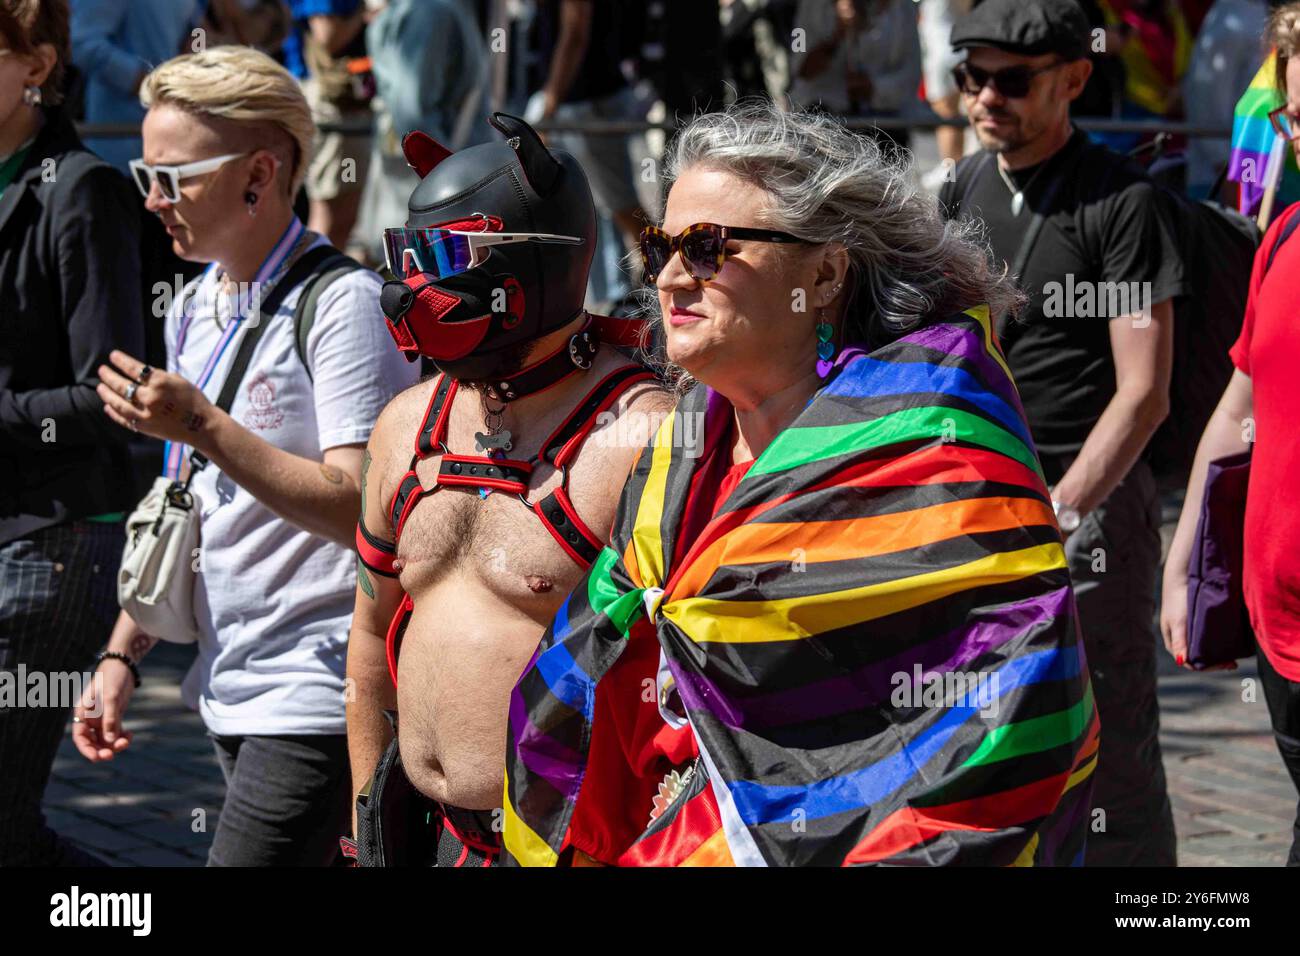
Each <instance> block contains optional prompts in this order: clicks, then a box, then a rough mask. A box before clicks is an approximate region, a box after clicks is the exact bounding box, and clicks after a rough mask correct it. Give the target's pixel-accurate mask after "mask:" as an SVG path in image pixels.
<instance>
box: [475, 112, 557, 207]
mask: <svg viewBox="0 0 1300 956" xmlns="http://www.w3.org/2000/svg"><path fill="white" fill-rule="evenodd" d="M488 122H489V123H491V124H492V126H493V128H495V129H496V130H497V131H499V132H500V133H501V134H502V135H503V136H505V137H506V138H507V139H509V140H512V141H513V142H511V144H510V145H512V146H513V147H514V149H515V152H516V153H517V154H518V155H519V165H521V166H522V167H523V169H524V175H525V176H527V177H528V182H529V184H531V185H532V187H533V189H535V190H536V191H537V195H539V196H546V195H549V194H550V193H551V191H552V190H554V189H555V186H556V184H557V183H558V182H559V181H560V174H561V173H562V172H564V168H563V167H562V166H561V165H560V163H559V161H558V160H557V159H556V158H555V157H554V156H552V155H551V152H550V150H548V149H547V148H546V144H545V143H543V142H542V138H541V137H540V136H538V135H537V131H536V130H535V129H533V128H532V127H531V126H529V125H528V124H527V123H525V122H524V121H523V120H521V119H520V118H519V117H517V116H511V115H510V114H509V113H493V114H492V116H491V118H490V119H489V120H488Z"/></svg>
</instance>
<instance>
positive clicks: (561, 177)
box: [382, 113, 596, 381]
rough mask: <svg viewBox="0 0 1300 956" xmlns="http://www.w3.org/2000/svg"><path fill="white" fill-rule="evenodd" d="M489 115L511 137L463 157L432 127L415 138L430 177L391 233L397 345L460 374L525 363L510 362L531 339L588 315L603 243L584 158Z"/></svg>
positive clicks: (414, 158)
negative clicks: (436, 137)
mask: <svg viewBox="0 0 1300 956" xmlns="http://www.w3.org/2000/svg"><path fill="white" fill-rule="evenodd" d="M490 122H491V124H492V125H493V126H494V127H495V128H496V129H497V130H498V131H500V132H501V133H502V135H503V136H505V137H506V139H505V141H503V142H496V143H487V144H484V145H482V146H474V147H471V148H469V149H466V150H463V151H461V152H459V153H454V154H453V153H448V152H447V150H446V149H444V148H443V147H441V146H440V145H438V144H437V143H436V142H434V141H433V140H432V139H431V138H430V137H428V136H427V135H425V134H423V133H418V132H417V133H411V134H409V135H408V136H407V137H406V139H405V140H404V141H403V143H402V147H403V150H404V151H405V153H406V158H407V161H408V162H409V163H410V165H411V167H412V168H413V169H415V171H416V172H417V173H418V174H419V175H420V177H421V180H420V184H419V185H418V186H417V187H416V189H415V191H414V192H413V193H412V194H411V199H410V203H409V218H408V221H407V225H406V227H405V228H402V229H388V230H386V231H385V236H384V246H385V252H386V254H387V259H388V266H389V269H390V270H391V271H392V272H393V274H394V275H395V276H396V277H397V281H393V282H389V283H387V284H386V285H385V286H384V290H383V298H382V304H383V310H384V314H385V316H387V318H388V323H389V331H390V332H391V333H392V335H393V338H394V339H395V340H396V341H397V346H398V348H399V349H401V350H402V351H403V352H404V353H405V354H406V355H407V357H408V358H409V359H411V360H414V359H415V358H416V357H417V356H418V355H425V356H428V357H429V358H430V359H432V360H433V361H434V362H435V363H436V364H437V366H438V368H439V369H441V370H442V371H444V372H446V373H448V374H449V375H451V376H452V377H453V378H456V379H460V380H462V381H475V380H479V381H481V380H488V379H491V378H492V377H493V376H497V375H500V374H502V373H504V374H510V373H512V372H515V371H518V368H510V367H509V366H510V365H511V364H515V365H517V364H518V361H519V357H520V355H521V353H522V351H523V348H524V347H525V346H527V344H528V343H530V342H533V341H535V340H536V339H538V338H539V337H541V336H542V335H545V334H546V333H548V332H553V331H555V330H556V329H558V328H562V327H563V326H565V325H567V324H568V323H570V322H572V321H573V320H574V319H575V318H576V317H577V316H578V315H579V314H580V313H581V312H582V307H583V299H584V297H585V294H586V287H587V274H588V272H589V271H590V269H591V260H592V256H593V253H594V250H595V241H596V211H595V206H594V204H593V201H592V196H591V188H590V187H589V186H588V184H587V177H586V174H585V173H584V172H583V171H582V167H580V166H579V165H578V162H577V160H575V159H574V158H573V157H572V156H570V155H569V154H568V153H565V152H562V151H558V150H557V151H554V152H552V151H551V150H548V149H547V148H546V146H545V145H544V144H543V143H542V141H541V139H540V138H539V137H538V135H537V133H536V132H534V130H533V129H532V127H530V126H529V125H528V124H527V123H525V122H523V121H522V120H519V119H516V118H515V117H512V116H508V115H506V114H504V113H497V114H494V115H493V117H492V119H491V120H490ZM475 234H478V236H479V237H480V238H478V239H476V238H475ZM494 240H495V241H494ZM489 243H491V244H489Z"/></svg>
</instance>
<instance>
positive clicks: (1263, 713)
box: [45, 646, 1296, 866]
mask: <svg viewBox="0 0 1300 956" xmlns="http://www.w3.org/2000/svg"><path fill="white" fill-rule="evenodd" d="M1160 653H1161V657H1162V658H1163V657H1165V655H1164V652H1163V651H1161V652H1160ZM189 657H190V652H188V651H187V650H185V649H184V648H179V647H173V646H160V647H158V648H157V649H156V650H155V651H154V652H153V653H152V654H150V656H149V660H148V661H147V662H146V664H145V668H144V676H145V683H144V686H142V687H141V688H140V690H139V691H138V692H137V694H136V697H135V699H134V700H133V701H132V702H131V708H130V710H129V711H128V713H127V720H126V725H127V727H128V729H130V730H133V731H134V733H135V739H134V740H133V741H132V742H131V746H130V748H128V749H127V751H126V752H125V753H123V754H121V755H120V756H118V757H117V758H115V759H114V760H113V761H112V762H111V763H108V764H98V765H95V764H90V763H87V762H86V761H85V760H84V759H82V757H81V755H80V754H78V753H77V752H76V751H75V750H74V749H73V747H72V743H71V740H70V739H69V740H66V741H65V742H64V744H63V746H62V748H61V749H60V751H59V755H58V757H57V759H56V761H55V765H54V776H53V779H52V780H51V782H50V786H49V789H48V790H47V791H46V794H45V806H46V814H47V816H48V817H49V819H50V824H51V825H52V826H53V827H55V828H56V829H57V830H59V831H60V832H61V833H63V834H64V835H65V836H67V837H70V838H72V839H74V840H76V841H77V842H78V843H81V844H82V845H84V846H85V847H87V848H88V849H91V850H92V851H94V852H96V853H98V854H99V855H100V856H102V857H104V858H105V859H107V860H109V861H111V862H112V863H114V864H116V865H121V866H132V865H145V866H199V865H201V864H202V863H203V861H204V860H205V859H206V857H207V849H208V844H209V843H210V842H211V835H212V832H213V830H214V829H215V827H216V822H217V817H218V814H219V813H220V809H221V799H222V792H223V785H222V780H221V771H220V769H219V768H218V767H217V762H216V758H215V757H214V756H213V753H212V747H211V744H210V742H209V741H208V738H207V736H206V735H205V734H204V731H203V725H202V723H201V722H200V721H199V718H198V716H197V715H196V714H194V713H192V712H191V711H188V710H186V709H185V708H184V706H183V705H182V704H181V701H180V690H179V687H180V679H181V677H182V676H183V675H184V672H185V667H186V666H187V663H188V660H189ZM1160 671H1161V672H1160V709H1161V715H1162V721H1163V723H1162V727H1161V734H1160V741H1161V746H1162V747H1163V748H1164V757H1165V770H1166V772H1167V774H1168V777H1169V790H1170V795H1171V798H1172V800H1173V805H1174V822H1175V824H1176V825H1177V828H1178V856H1179V862H1180V863H1182V864H1183V865H1184V866H1280V865H1281V864H1282V863H1283V861H1285V859H1286V853H1287V848H1288V847H1289V846H1290V831H1291V821H1292V820H1293V819H1294V817H1295V805H1296V794H1295V790H1294V788H1293V787H1292V786H1291V782H1290V780H1289V779H1288V777H1287V775H1286V772H1285V771H1284V769H1283V767H1282V761H1281V758H1280V757H1279V756H1278V754H1277V749H1276V748H1275V747H1274V745H1273V738H1272V735H1271V733H1270V732H1269V725H1268V713H1267V710H1266V708H1265V706H1264V701H1263V697H1262V696H1259V697H1258V699H1256V700H1255V701H1253V702H1249V701H1243V699H1242V697H1243V685H1242V682H1243V680H1253V678H1254V675H1255V666H1254V663H1253V662H1251V663H1249V664H1248V665H1243V667H1242V669H1241V670H1240V671H1238V672H1236V673H1215V674H1191V673H1187V672H1185V671H1180V670H1178V668H1175V667H1174V666H1173V664H1172V663H1170V662H1168V660H1167V659H1166V660H1162V661H1161V668H1160ZM1249 687H1250V685H1249V684H1248V685H1247V687H1246V688H1244V689H1246V690H1248V689H1249ZM1247 696H1249V695H1247ZM200 811H201V812H200Z"/></svg>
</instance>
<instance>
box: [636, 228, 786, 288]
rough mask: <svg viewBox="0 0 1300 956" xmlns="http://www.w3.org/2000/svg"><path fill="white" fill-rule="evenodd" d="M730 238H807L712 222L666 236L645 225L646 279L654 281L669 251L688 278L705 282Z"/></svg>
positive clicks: (722, 257)
mask: <svg viewBox="0 0 1300 956" xmlns="http://www.w3.org/2000/svg"><path fill="white" fill-rule="evenodd" d="M730 239H753V240H755V241H757V242H807V241H808V240H807V239H800V238H799V237H798V236H792V235H790V234H789V233H788V232H773V231H772V230H770V229H745V228H742V227H739V226H719V225H718V224H717V223H714V222H697V223H696V224H695V225H693V226H687V227H686V228H685V229H683V230H682V231H681V233H680V234H679V235H676V236H670V235H668V233H666V232H664V231H663V230H662V229H656V228H655V227H654V226H647V227H646V228H645V229H642V230H641V261H642V262H643V263H644V265H645V278H646V281H647V282H651V283H653V282H655V281H656V280H657V279H658V278H659V273H661V272H663V270H664V269H665V268H667V266H668V260H670V259H671V258H672V257H673V253H675V252H680V253H681V256H682V265H684V266H685V267H686V271H687V272H688V273H689V274H690V276H691V278H692V279H695V280H697V281H699V282H708V281H709V280H710V279H713V278H715V277H716V276H717V274H718V273H719V272H721V271H722V264H723V263H724V262H726V261H727V241H728V240H730Z"/></svg>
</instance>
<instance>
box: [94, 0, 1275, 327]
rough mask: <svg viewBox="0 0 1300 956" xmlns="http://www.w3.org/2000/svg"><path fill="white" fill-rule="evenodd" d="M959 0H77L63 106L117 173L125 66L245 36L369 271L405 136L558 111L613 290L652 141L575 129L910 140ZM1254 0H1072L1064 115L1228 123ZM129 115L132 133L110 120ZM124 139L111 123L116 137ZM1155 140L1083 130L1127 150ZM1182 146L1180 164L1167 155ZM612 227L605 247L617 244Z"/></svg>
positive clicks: (964, 7) (1189, 175)
mask: <svg viewBox="0 0 1300 956" xmlns="http://www.w3.org/2000/svg"><path fill="white" fill-rule="evenodd" d="M977 5H978V2H976V3H972V2H971V0H650V2H647V3H639V2H638V3H632V2H625V0H610V2H604V3H591V2H588V0H129V2H128V0H73V2H72V4H71V6H72V12H73V48H72V64H71V66H70V69H69V73H70V77H69V106H68V108H69V110H70V112H71V115H72V116H73V117H74V118H76V119H79V120H83V121H84V122H87V123H92V124H111V125H113V126H115V127H117V130H116V132H115V135H113V136H92V137H90V138H89V139H88V141H87V142H88V145H89V146H90V147H91V148H92V149H93V150H94V151H96V152H97V153H99V154H100V155H101V156H103V157H105V158H106V159H108V160H110V161H111V162H113V163H114V164H116V165H117V166H119V167H120V168H121V169H122V170H123V171H126V163H127V161H128V160H129V159H131V158H133V157H136V156H138V155H139V152H140V140H139V137H138V136H136V135H131V133H130V130H129V127H130V126H132V125H135V126H138V124H139V122H140V121H141V119H142V118H143V116H144V111H143V108H142V107H141V106H140V103H139V99H138V96H137V91H138V87H139V83H140V81H141V79H142V77H143V76H144V75H145V74H146V73H147V72H148V69H149V68H150V66H151V65H156V64H158V63H160V62H162V61H163V60H166V59H167V58H169V57H170V56H172V55H175V54H176V53H178V52H189V51H195V50H198V49H201V48H204V47H205V46H211V45H215V44H220V43H239V44H246V45H251V46H254V47H257V48H258V49H260V50H262V51H264V52H266V53H268V54H270V55H271V56H272V57H274V58H275V59H276V60H277V61H279V62H281V63H282V64H284V65H285V66H286V67H287V68H288V69H289V71H290V72H291V73H292V74H293V75H294V76H295V77H297V78H299V79H300V80H301V82H302V84H303V88H304V91H305V92H306V94H307V97H308V101H309V102H310V104H311V106H312V111H313V118H314V119H315V121H316V123H317V124H318V126H320V127H322V131H321V132H320V134H319V136H318V138H317V141H316V144H315V150H314V152H315V156H314V159H313V162H312V166H311V169H310V171H309V174H308V177H307V179H306V182H305V201H306V202H307V203H308V205H309V208H310V212H309V217H308V225H309V226H310V227H311V228H312V229H314V230H316V231H319V232H321V233H322V234H324V235H327V236H328V237H329V238H330V240H331V242H333V243H334V245H336V246H337V247H339V248H345V249H347V250H348V251H349V252H351V253H352V254H353V255H354V256H356V257H357V258H359V259H361V260H362V261H366V262H369V263H371V264H378V263H379V262H380V261H381V259H382V256H381V252H380V249H379V244H378V240H377V238H375V237H377V236H378V235H379V233H380V231H381V230H382V229H383V227H384V226H385V225H386V224H391V223H392V222H397V221H399V220H400V219H401V218H402V214H403V212H404V210H405V197H406V196H407V195H408V194H409V193H410V190H411V188H412V187H413V185H414V182H415V179H414V176H413V174H412V173H411V172H410V170H409V168H408V167H407V165H406V162H405V160H404V159H403V158H402V156H401V149H400V140H401V136H402V134H403V133H405V132H406V131H408V130H411V129H422V130H424V131H426V132H428V133H429V134H430V135H432V136H433V137H434V138H435V139H437V140H438V141H439V142H443V143H445V144H447V145H448V146H450V147H451V148H453V149H456V148H461V147H464V146H467V145H472V144H474V143H478V142H484V141H486V140H487V139H489V138H490V136H491V131H490V130H489V129H488V127H487V125H486V124H484V123H482V122H481V116H482V115H484V114H485V113H486V112H487V111H488V110H489V108H491V109H503V110H505V111H507V112H512V113H515V114H516V115H520V116H523V117H524V118H525V119H527V120H529V121H530V122H534V123H541V124H543V125H544V124H546V123H548V122H549V123H554V124H559V125H560V126H561V127H563V128H564V129H565V130H568V131H567V132H564V133H557V134H556V140H557V142H558V144H559V145H562V146H564V147H565V148H568V149H569V150H570V151H571V152H573V153H574V154H575V155H576V156H577V157H578V158H579V160H580V161H581V162H582V164H583V166H584V168H586V170H587V171H588V175H589V176H590V177H591V179H592V184H593V188H594V190H595V193H596V199H597V203H598V206H599V209H600V211H601V213H602V219H603V222H602V232H601V236H602V239H603V246H602V254H601V255H599V256H598V259H597V265H596V268H595V270H594V272H593V278H592V289H591V292H592V298H593V299H594V300H595V301H600V302H604V303H609V302H612V301H615V300H618V299H620V298H622V297H623V296H624V295H626V293H627V292H628V291H629V285H628V280H627V279H626V277H625V276H624V275H623V274H622V270H621V269H620V265H619V264H620V262H621V259H622V255H623V253H624V252H626V251H627V250H628V249H630V248H632V247H633V246H634V244H635V237H636V235H637V233H638V232H639V230H640V228H641V225H642V224H643V223H644V222H645V221H646V215H645V210H646V209H650V210H654V209H655V208H656V207H657V205H658V204H659V203H660V201H661V197H659V196H658V195H657V186H656V178H655V177H654V176H648V175H643V172H644V170H645V169H646V168H647V167H646V165H645V164H647V163H650V162H654V161H656V158H657V153H658V152H659V151H661V149H662V144H663V139H662V137H655V136H651V137H647V136H646V135H644V134H643V133H639V132H637V133H627V132H624V133H621V134H614V135H611V134H609V133H598V132H592V133H590V134H583V133H581V132H576V131H574V130H581V129H582V128H584V127H590V126H592V125H595V126H599V125H600V124H602V123H618V122H623V123H630V124H633V128H635V127H636V126H638V125H641V124H645V123H647V122H654V123H664V122H670V123H671V122H674V121H680V120H683V119H685V118H687V117H689V116H691V115H694V114H696V113H698V112H700V111H705V110H709V109H717V108H721V107H723V106H725V105H727V104H729V103H732V102H735V101H737V100H740V99H743V98H745V97H747V96H751V95H755V94H758V95H766V96H769V97H771V98H772V99H773V100H774V101H776V102H777V103H779V104H783V105H787V106H791V107H802V108H816V109H822V110H826V111H828V112H830V113H832V114H834V115H836V116H838V117H844V118H850V119H851V118H855V117H871V118H873V119H875V120H878V121H880V123H881V126H880V128H878V129H876V131H875V132H876V134H877V135H879V136H880V137H882V138H884V139H888V140H891V141H894V142H897V143H899V144H900V145H909V144H911V143H912V140H913V136H912V135H911V133H910V132H909V131H910V130H914V129H915V128H918V127H920V128H927V127H930V126H931V125H933V124H934V123H936V121H942V120H949V121H960V117H961V106H960V97H959V93H958V90H957V86H956V84H955V82H954V80H953V77H952V67H953V66H954V64H955V63H956V62H957V58H958V57H957V54H955V53H954V51H953V50H952V48H951V47H950V45H949V43H948V36H949V32H950V31H951V28H952V24H953V21H954V18H956V17H958V16H960V15H962V14H963V13H965V12H967V11H969V10H970V8H971V7H972V6H977ZM1276 5H1277V4H1275V3H1270V2H1268V0H1217V2H1212V0H1085V2H1083V3H1082V4H1081V6H1082V7H1083V8H1084V10H1085V12H1086V13H1087V15H1088V17H1089V20H1090V22H1091V23H1092V25H1093V27H1094V32H1093V43H1092V48H1091V50H1090V52H1089V56H1090V58H1091V59H1092V61H1093V66H1094V69H1093V72H1092V75H1091V78H1090V79H1089V81H1088V86H1087V89H1086V90H1085V92H1084V94H1083V95H1082V96H1081V97H1080V98H1079V100H1078V101H1077V102H1076V103H1075V104H1074V109H1073V113H1074V115H1076V116H1080V117H1106V118H1112V119H1133V120H1158V121H1171V122H1188V123H1191V124H1193V125H1194V126H1197V127H1203V128H1207V129H1218V130H1226V128H1227V127H1228V125H1229V124H1230V122H1231V120H1232V111H1233V105H1234V103H1235V102H1236V99H1237V97H1238V96H1239V95H1240V94H1241V92H1242V91H1243V90H1244V89H1245V88H1246V86H1247V85H1248V84H1249V82H1250V79H1251V76H1253V75H1254V72H1255V70H1256V68H1257V67H1258V63H1259V60H1260V59H1261V58H1262V56H1263V53H1264V51H1262V50H1261V49H1260V43H1261V40H1260V37H1261V36H1262V34H1263V30H1264V24H1265V20H1266V18H1267V15H1268V11H1269V8H1270V6H1276ZM123 127H127V129H123ZM124 134H125V135H124ZM1153 136H1154V134H1150V133H1148V134H1141V133H1134V132H1123V133H1119V132H1105V133H1096V134H1094V138H1095V139H1097V140H1099V141H1102V142H1105V143H1106V144H1107V145H1110V146H1111V147H1113V148H1115V149H1117V150H1120V151H1129V150H1132V149H1134V148H1136V147H1139V146H1140V145H1142V144H1143V143H1144V142H1149V141H1150V140H1151V139H1152V138H1153ZM936 137H937V143H936V146H937V153H938V157H939V160H940V163H939V164H937V165H935V166H933V167H931V168H928V169H922V170H919V171H918V175H919V176H920V178H921V180H922V182H923V183H924V185H926V187H927V188H929V189H931V190H932V191H936V192H937V191H938V189H939V187H940V186H941V185H942V183H943V181H944V179H945V176H948V175H949V174H950V169H951V165H952V163H954V162H955V161H956V160H957V159H959V158H960V157H961V156H962V155H963V153H964V152H967V151H969V150H968V149H967V146H970V147H973V145H974V144H973V140H971V141H970V142H967V141H966V140H965V138H964V136H963V132H962V129H961V128H960V126H959V125H951V126H942V125H940V126H939V127H938V129H937V131H936ZM1184 151H1185V157H1184ZM1166 153H1167V154H1168V155H1169V156H1171V157H1172V159H1169V158H1167V159H1166V160H1165V162H1166V163H1167V164H1168V163H1172V167H1173V168H1172V172H1171V173H1170V176H1171V178H1172V179H1173V181H1175V182H1176V183H1177V184H1178V185H1179V186H1184V187H1185V188H1186V189H1187V190H1188V192H1189V194H1192V195H1197V196H1204V195H1206V194H1207V193H1208V192H1209V191H1210V190H1211V189H1213V188H1214V186H1215V183H1216V180H1217V179H1218V177H1219V174H1220V173H1221V172H1222V169H1223V167H1224V165H1225V164H1226V162H1227V160H1228V140H1227V138H1226V137H1223V136H1220V137H1213V136H1196V137H1192V138H1190V139H1187V138H1185V137H1181V136H1180V137H1173V138H1172V139H1171V141H1170V142H1169V144H1168V146H1167V147H1166ZM620 240H621V241H620Z"/></svg>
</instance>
